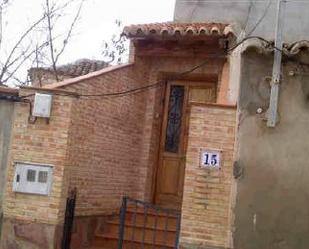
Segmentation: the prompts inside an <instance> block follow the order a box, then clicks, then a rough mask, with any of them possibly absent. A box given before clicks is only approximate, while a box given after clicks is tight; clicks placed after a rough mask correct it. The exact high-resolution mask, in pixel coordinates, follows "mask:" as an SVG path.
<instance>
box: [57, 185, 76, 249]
mask: <svg viewBox="0 0 309 249" xmlns="http://www.w3.org/2000/svg"><path fill="white" fill-rule="evenodd" d="M76 194H77V190H76V188H74V189H73V190H71V191H70V193H69V196H68V198H67V204H66V209H65V217H64V224H63V235H62V243H61V249H70V244H71V236H72V228H73V221H74V212H75V203H76Z"/></svg>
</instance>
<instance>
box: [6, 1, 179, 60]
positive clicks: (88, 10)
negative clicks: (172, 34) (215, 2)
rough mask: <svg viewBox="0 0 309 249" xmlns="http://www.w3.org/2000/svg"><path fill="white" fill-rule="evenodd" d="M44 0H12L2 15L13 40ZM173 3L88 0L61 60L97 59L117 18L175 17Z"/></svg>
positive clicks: (156, 19)
mask: <svg viewBox="0 0 309 249" xmlns="http://www.w3.org/2000/svg"><path fill="white" fill-rule="evenodd" d="M60 1H61V0H60ZM77 1H78V0H77ZM44 2H45V1H44V0H26V1H25V0H13V3H12V5H11V6H10V7H9V9H8V11H7V13H5V14H4V17H3V19H4V31H5V29H6V27H7V29H6V32H7V37H9V39H8V40H14V38H15V37H16V36H18V34H19V33H21V32H22V30H23V29H24V25H29V24H30V23H32V22H33V20H35V18H36V17H38V16H39V15H40V13H41V12H40V11H41V6H42V3H44ZM174 5H175V0H154V1H150V0H87V1H86V3H85V4H84V6H83V9H82V13H81V18H80V20H79V21H78V24H77V25H76V27H75V29H74V36H73V37H72V39H71V41H70V43H69V45H68V47H67V48H66V52H65V53H64V54H63V56H62V58H61V61H60V62H61V63H66V62H70V61H73V60H76V59H79V58H97V59H98V58H100V56H101V52H100V51H101V50H102V44H103V41H104V40H105V41H106V40H110V38H111V36H112V35H113V34H114V33H117V32H119V30H117V26H116V24H115V20H116V19H119V20H121V21H122V23H123V25H129V24H140V23H150V22H164V21H172V20H173V12H174ZM72 13H73V11H72ZM74 13H75V10H74ZM74 13H73V14H74ZM69 17H70V13H69V14H68V17H67V18H68V22H67V23H65V22H64V23H63V26H64V27H65V25H66V24H69V23H70V21H69ZM4 33H5V32H4ZM14 36H15V37H14Z"/></svg>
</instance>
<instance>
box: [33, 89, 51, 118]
mask: <svg viewBox="0 0 309 249" xmlns="http://www.w3.org/2000/svg"><path fill="white" fill-rule="evenodd" d="M51 106H52V95H50V94H43V93H36V94H35V96H34V104H33V111H32V116H34V117H41V118H49V117H50V112H51Z"/></svg>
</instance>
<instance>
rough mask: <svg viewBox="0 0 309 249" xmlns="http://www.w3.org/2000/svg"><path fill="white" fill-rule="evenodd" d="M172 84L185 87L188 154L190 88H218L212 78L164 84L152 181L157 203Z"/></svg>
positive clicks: (152, 196) (185, 138)
mask: <svg viewBox="0 0 309 249" xmlns="http://www.w3.org/2000/svg"><path fill="white" fill-rule="evenodd" d="M171 85H181V86H184V87H185V97H184V115H183V116H184V117H183V120H182V122H184V127H183V129H184V131H183V133H184V134H183V136H182V137H183V138H182V139H183V141H181V143H182V146H183V150H184V153H185V154H186V152H187V145H188V131H189V117H190V109H191V105H192V104H189V103H188V93H189V91H188V89H189V88H190V87H201V88H203V87H205V86H209V88H215V90H216V89H217V82H216V81H210V80H205V81H204V82H203V80H198V81H197V80H194V79H192V80H190V79H180V80H175V81H173V80H171V81H168V80H167V81H166V84H165V85H164V87H163V88H162V90H161V94H160V97H161V99H160V104H161V108H160V117H161V118H160V135H159V142H158V149H157V155H156V160H155V167H154V168H153V174H152V179H151V180H152V183H151V202H152V203H155V198H156V190H157V177H158V168H159V163H160V154H161V150H162V148H163V147H164V144H163V139H162V136H163V134H162V133H163V128H164V126H165V125H166V122H167V120H166V117H167V115H166V113H165V111H166V108H168V104H167V102H168V101H169V97H168V98H167V96H168V94H169V91H168V90H169V89H170V86H171ZM215 94H216V95H215V98H217V91H215Z"/></svg>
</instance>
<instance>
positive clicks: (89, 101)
mask: <svg viewBox="0 0 309 249" xmlns="http://www.w3.org/2000/svg"><path fill="white" fill-rule="evenodd" d="M124 33H125V34H126V35H127V36H128V37H129V38H130V39H131V42H132V45H133V47H134V53H132V54H131V59H130V60H131V61H130V62H129V63H128V64H125V65H120V66H112V67H108V68H104V69H102V70H99V71H96V72H93V73H90V74H87V75H83V76H80V77H77V78H73V79H67V80H64V81H62V82H57V83H52V84H48V85H46V86H44V87H43V88H33V87H32V88H23V89H22V90H21V91H20V95H21V96H28V97H27V98H28V99H29V100H31V101H33V94H34V93H36V92H40V93H49V94H52V95H53V104H52V112H51V117H50V120H49V123H48V124H47V123H46V122H45V120H43V119H40V118H38V119H37V120H36V122H35V123H30V122H28V118H29V103H18V104H17V106H16V112H15V119H14V126H13V135H12V138H13V139H12V142H11V149H10V154H9V160H8V174H7V175H8V178H7V184H6V193H5V205H4V208H3V209H4V223H3V230H2V239H1V243H2V248H4V249H9V248H31V249H32V248H33V249H35V248H60V242H61V237H62V226H63V220H64V213H65V205H66V197H67V194H68V191H69V190H70V189H72V188H77V191H78V197H77V203H76V212H75V216H76V219H75V223H76V224H75V228H74V229H73V230H74V231H73V237H72V239H73V241H72V244H74V248H86V247H89V246H91V245H93V244H94V243H95V239H96V238H95V237H96V232H97V229H96V228H97V226H100V225H101V224H102V223H104V220H105V218H106V217H108V216H111V215H115V214H117V213H118V211H119V207H120V203H121V198H122V197H123V196H124V195H126V196H130V197H132V198H135V199H139V200H144V201H148V202H152V203H153V202H155V203H156V204H159V205H161V204H162V205H163V203H164V200H163V199H160V198H161V197H160V198H159V197H158V198H157V197H156V193H157V192H158V186H157V185H158V181H160V179H158V175H159V176H162V175H160V172H158V171H159V170H160V169H161V168H160V167H159V166H158V165H159V164H160V160H161V159H159V158H161V157H160V155H161V156H162V138H163V139H165V138H164V137H165V136H162V132H163V130H162V127H163V125H162V124H164V119H165V118H166V117H167V116H168V114H167V113H165V111H164V110H168V108H167V107H166V106H167V105H166V102H167V100H166V98H167V97H166V96H168V94H167V91H166V89H169V88H166V87H167V86H168V87H171V86H173V85H176V86H177V85H179V86H181V87H184V88H185V89H187V88H186V87H187V86H190V87H191V86H192V87H191V88H190V87H189V88H188V89H189V90H188V91H191V90H192V92H188V93H186V94H187V95H186V96H187V99H188V102H187V103H188V104H187V105H186V106H185V107H184V108H185V109H184V110H185V111H184V113H185V115H186V119H185V122H186V124H187V125H184V124H183V125H182V126H183V127H185V128H182V129H183V134H184V135H183V141H182V142H183V147H184V148H185V150H184V151H185V155H184V158H185V160H184V168H183V169H184V172H183V178H182V179H181V181H182V183H181V184H182V186H181V190H180V192H181V203H180V204H181V206H180V209H181V211H182V225H181V234H180V246H182V247H184V248H193V247H204V248H208V247H207V246H209V248H230V247H231V231H232V225H231V224H232V220H233V216H232V212H231V209H232V204H231V203H232V202H233V201H232V200H233V177H232V172H233V169H232V167H233V157H234V142H235V129H236V110H235V106H236V96H235V93H234V91H233V89H232V88H231V85H230V77H229V74H230V66H229V63H230V61H229V59H228V58H227V57H226V55H225V50H226V44H227V43H228V42H231V41H233V34H232V33H231V31H230V29H229V26H227V25H224V24H215V23H211V24H202V23H197V24H173V23H163V24H150V25H133V26H129V27H127V28H125V30H124ZM193 69H194V70H193ZM158 82H164V83H162V84H161V83H160V84H159V83H158ZM154 83H155V84H154ZM149 85H155V86H154V87H151V88H149V89H147V90H141V91H137V92H134V93H133V94H119V96H106V95H105V94H108V93H117V92H124V91H128V90H130V89H137V88H141V87H145V86H149ZM193 89H194V91H195V92H193ZM202 89H203V91H202ZM209 91H211V94H212V96H213V98H212V101H211V102H209V101H208V99H207V98H206V97H207V96H206V95H204V94H208V93H209ZM100 94H101V96H99V95H100ZM195 94H196V95H195ZM195 96H197V97H195ZM202 148H208V149H216V150H220V151H221V156H222V162H221V170H208V169H203V168H201V167H200V149H202ZM160 153H161V154H160ZM158 155H159V156H158ZM15 162H33V163H44V164H49V165H53V169H54V171H53V185H52V191H51V194H50V195H49V196H38V195H31V194H22V193H16V192H13V190H12V184H13V181H14V163H15ZM164 173H166V174H168V171H166V172H164ZM166 177H171V179H172V178H173V177H174V173H173V174H172V176H170V175H169V176H168V175H166ZM159 178H160V177H159ZM160 184H163V183H162V182H161V183H160ZM173 186H174V185H173ZM173 186H172V187H173ZM175 186H176V185H175ZM169 187H171V185H169ZM178 187H179V186H178ZM182 194H183V197H182ZM159 199H160V200H161V201H162V202H159V201H158V200H159ZM168 204H169V203H164V205H168ZM175 205H176V204H175ZM197 219H199V221H198V222H197Z"/></svg>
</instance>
